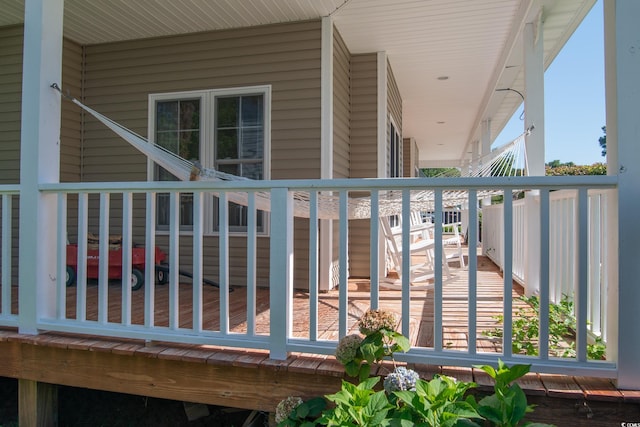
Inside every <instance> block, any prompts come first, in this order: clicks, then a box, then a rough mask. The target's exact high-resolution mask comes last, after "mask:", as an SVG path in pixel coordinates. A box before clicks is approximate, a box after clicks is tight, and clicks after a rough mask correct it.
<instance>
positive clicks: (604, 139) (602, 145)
mask: <svg viewBox="0 0 640 427" xmlns="http://www.w3.org/2000/svg"><path fill="white" fill-rule="evenodd" d="M602 133H604V135H602V136H601V137H600V138H598V142H599V143H600V148H602V157H605V156H606V155H607V127H606V126H602Z"/></svg>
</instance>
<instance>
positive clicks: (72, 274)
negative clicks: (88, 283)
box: [66, 265, 76, 287]
mask: <svg viewBox="0 0 640 427" xmlns="http://www.w3.org/2000/svg"><path fill="white" fill-rule="evenodd" d="M75 283H76V270H74V268H73V267H71V266H69V265H67V278H66V284H67V287H69V286H73V285H74V284H75Z"/></svg>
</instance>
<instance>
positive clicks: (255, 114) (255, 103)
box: [242, 95, 264, 127]
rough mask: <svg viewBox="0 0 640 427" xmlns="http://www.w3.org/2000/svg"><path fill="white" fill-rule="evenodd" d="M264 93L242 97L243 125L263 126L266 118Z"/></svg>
mask: <svg viewBox="0 0 640 427" xmlns="http://www.w3.org/2000/svg"><path fill="white" fill-rule="evenodd" d="M262 110H263V102H262V95H251V96H243V97H242V126H243V127H244V126H262V122H263V119H264V113H263V111H262Z"/></svg>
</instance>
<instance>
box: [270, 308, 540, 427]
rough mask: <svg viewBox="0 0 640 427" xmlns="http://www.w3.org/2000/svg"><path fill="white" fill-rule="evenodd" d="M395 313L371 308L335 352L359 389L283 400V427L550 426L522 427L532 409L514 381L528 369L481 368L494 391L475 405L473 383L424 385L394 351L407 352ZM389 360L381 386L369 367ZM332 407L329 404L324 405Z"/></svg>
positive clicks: (443, 379)
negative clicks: (356, 331) (399, 363)
mask: <svg viewBox="0 0 640 427" xmlns="http://www.w3.org/2000/svg"><path fill="white" fill-rule="evenodd" d="M396 324H397V322H396V318H395V316H394V314H393V313H390V312H385V311H381V310H369V311H367V312H366V313H365V314H364V315H363V316H362V318H361V319H360V321H359V323H358V328H359V330H360V333H361V334H363V335H364V337H363V336H360V335H358V334H352V335H347V336H345V337H344V338H342V339H341V340H340V342H339V343H338V346H337V347H336V353H335V356H336V359H337V360H338V361H340V363H342V364H343V365H344V367H345V371H346V373H347V374H348V375H349V376H354V377H359V380H360V382H359V383H358V384H352V383H350V382H348V381H342V388H341V389H340V390H339V391H338V392H337V393H334V394H331V395H327V396H325V399H323V398H319V397H318V398H315V399H311V400H309V401H307V402H303V401H302V399H300V398H299V397H289V398H287V399H284V400H283V401H282V402H280V404H278V407H277V408H276V422H278V426H279V427H294V426H299V427H312V426H317V425H326V426H371V427H373V426H414V425H417V426H438V427H440V426H443V427H444V426H451V427H453V426H458V425H464V426H477V427H480V426H489V425H493V426H499V427H517V426H519V425H527V426H528V427H542V426H546V425H545V424H536V423H525V424H521V422H522V420H523V418H524V416H525V415H526V414H527V413H529V412H531V411H532V410H533V406H532V405H527V404H526V396H525V395H524V392H523V391H522V390H521V389H520V387H519V386H518V385H517V384H516V383H515V380H517V379H518V378H520V377H521V376H522V375H524V374H526V373H527V372H529V367H530V365H515V366H513V367H508V366H506V365H505V364H504V363H502V361H498V368H497V369H494V368H493V367H492V366H488V365H485V366H477V368H480V369H482V370H484V371H485V372H487V373H488V374H489V376H491V377H492V378H493V379H494V381H495V383H496V385H495V388H494V394H492V395H490V396H486V397H484V398H482V399H481V400H480V401H476V399H475V397H474V396H473V395H468V394H467V391H468V390H469V389H471V388H473V387H475V386H476V384H475V383H473V382H463V381H458V380H456V379H455V378H452V377H448V376H445V375H436V376H434V378H433V379H431V380H429V381H426V380H423V379H421V378H420V377H419V375H418V373H417V372H415V371H414V370H412V369H408V368H406V367H404V366H396V362H395V360H394V359H393V353H394V352H397V351H407V350H408V349H409V347H410V345H409V340H408V339H407V338H406V337H404V336H403V335H401V334H400V333H398V332H397V331H396V330H395V328H396ZM384 358H389V359H391V360H392V361H393V364H394V370H393V372H391V373H389V374H388V375H387V376H386V377H385V378H384V381H383V384H382V387H380V385H379V382H380V377H370V376H369V374H370V370H371V364H373V363H375V362H380V361H381V360H383V359H384ZM327 401H329V402H331V407H330V408H329V407H328V405H327Z"/></svg>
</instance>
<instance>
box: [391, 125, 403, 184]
mask: <svg viewBox="0 0 640 427" xmlns="http://www.w3.org/2000/svg"><path fill="white" fill-rule="evenodd" d="M390 133H391V135H390V138H389V139H390V141H389V149H390V159H389V177H390V178H398V177H401V176H402V140H401V139H400V134H399V133H398V130H397V129H396V127H395V125H394V124H393V122H391V132H390Z"/></svg>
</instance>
